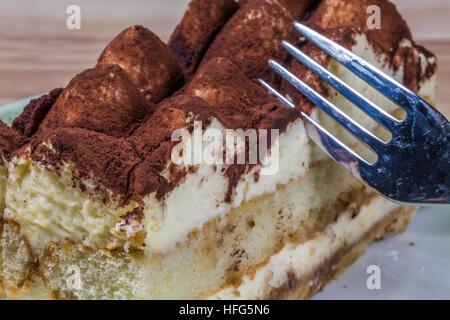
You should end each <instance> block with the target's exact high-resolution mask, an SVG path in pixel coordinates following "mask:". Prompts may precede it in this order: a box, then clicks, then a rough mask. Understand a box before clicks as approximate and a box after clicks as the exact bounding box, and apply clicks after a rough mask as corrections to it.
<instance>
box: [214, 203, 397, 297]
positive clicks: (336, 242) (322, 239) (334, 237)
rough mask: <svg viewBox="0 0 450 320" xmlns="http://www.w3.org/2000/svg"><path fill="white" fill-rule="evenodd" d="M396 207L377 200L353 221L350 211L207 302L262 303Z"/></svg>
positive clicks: (288, 245) (354, 238)
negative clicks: (317, 233) (232, 300)
mask: <svg viewBox="0 0 450 320" xmlns="http://www.w3.org/2000/svg"><path fill="white" fill-rule="evenodd" d="M397 207H398V206H397V205H396V204H394V203H392V202H390V201H388V200H385V199H384V198H381V197H377V198H375V199H374V200H372V201H371V202H370V203H369V204H368V205H366V206H363V207H362V208H361V211H360V212H359V214H358V215H357V216H356V217H354V218H353V219H352V214H351V209H349V211H348V212H345V213H343V214H341V215H340V218H339V219H338V221H337V222H335V223H333V224H332V225H330V226H328V227H327V228H326V230H325V231H324V232H322V233H321V234H320V235H319V236H317V237H315V238H314V239H312V240H310V241H307V242H305V243H303V244H300V245H295V244H291V243H289V244H286V245H285V246H284V247H283V249H282V250H281V251H280V252H279V253H277V254H275V255H273V256H272V257H271V258H270V261H269V262H268V263H267V264H266V265H265V266H263V267H262V268H260V269H258V270H257V272H256V273H255V275H254V276H253V277H250V276H246V277H244V278H243V280H242V283H241V284H240V285H239V286H238V287H234V286H229V287H227V288H225V289H222V290H221V291H219V292H218V293H216V294H214V295H213V296H211V297H210V298H211V299H262V298H265V297H267V290H270V289H271V288H273V289H276V288H280V287H281V286H282V285H283V284H285V283H286V282H287V281H288V280H289V277H288V275H289V274H290V273H292V272H294V274H295V277H296V279H304V278H306V277H308V276H311V275H312V274H313V273H314V272H315V271H316V270H317V268H319V267H320V266H321V264H322V263H323V262H324V261H327V260H328V259H330V258H331V257H332V256H333V255H334V254H335V253H337V252H338V250H340V249H341V248H343V247H344V245H345V244H348V245H352V244H354V243H356V242H357V241H359V240H360V239H361V238H362V237H363V236H364V235H365V234H366V233H367V232H369V231H370V229H371V228H372V227H373V226H374V225H375V224H376V223H378V222H380V221H382V220H383V219H384V218H386V217H387V216H388V215H389V213H390V212H392V210H394V209H395V208H397ZM312 281H314V280H312Z"/></svg>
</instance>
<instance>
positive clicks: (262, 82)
mask: <svg viewBox="0 0 450 320" xmlns="http://www.w3.org/2000/svg"><path fill="white" fill-rule="evenodd" d="M258 81H259V83H261V84H262V85H263V86H264V87H265V88H266V89H267V90H268V91H269V93H270V94H273V95H275V96H276V97H277V98H278V100H280V101H281V103H282V104H284V105H285V106H286V107H289V108H295V105H294V104H293V103H292V102H290V101H289V100H288V99H287V98H286V97H285V96H283V95H282V94H281V93H279V92H278V91H277V90H276V89H275V88H272V86H271V85H269V84H268V83H267V82H265V81H264V80H262V79H258Z"/></svg>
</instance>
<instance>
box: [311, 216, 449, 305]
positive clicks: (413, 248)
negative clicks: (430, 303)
mask: <svg viewBox="0 0 450 320" xmlns="http://www.w3.org/2000/svg"><path fill="white" fill-rule="evenodd" d="M371 265H376V266H379V268H380V276H381V277H380V279H381V282H380V284H381V288H380V289H372V290H369V289H368V287H367V279H368V277H370V276H371V275H372V273H370V274H368V273H367V267H368V266H371ZM314 299H450V207H432V208H421V209H420V210H419V211H418V212H417V214H416V216H415V217H414V219H413V220H412V222H411V225H410V226H409V228H408V230H406V232H405V233H404V234H402V235H398V236H395V237H393V238H390V239H387V240H383V241H378V242H374V243H372V244H371V245H369V247H368V248H367V251H366V253H365V254H364V255H363V256H362V257H361V258H360V259H359V260H358V261H356V263H355V264H353V265H352V266H350V267H349V268H348V269H347V270H346V271H345V272H344V273H343V274H342V275H341V276H340V277H339V279H338V280H336V281H333V282H331V283H330V284H329V285H328V286H326V287H325V288H324V290H323V291H322V292H320V293H319V294H317V295H316V296H315V298H314Z"/></svg>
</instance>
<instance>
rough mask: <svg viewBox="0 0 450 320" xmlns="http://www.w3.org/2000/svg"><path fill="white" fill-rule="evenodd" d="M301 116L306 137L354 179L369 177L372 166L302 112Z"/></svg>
mask: <svg viewBox="0 0 450 320" xmlns="http://www.w3.org/2000/svg"><path fill="white" fill-rule="evenodd" d="M302 115H303V118H304V120H305V128H306V132H307V133H308V137H310V138H311V139H312V140H313V141H314V142H315V143H316V144H317V145H318V146H319V147H320V148H321V149H322V150H323V151H325V152H326V153H328V155H329V156H330V157H332V158H333V159H334V160H335V161H336V162H338V163H339V164H340V165H341V166H342V167H343V168H344V169H346V170H347V171H348V172H350V173H351V174H353V175H354V176H355V177H356V178H358V179H360V180H363V179H362V178H361V176H362V175H361V174H363V176H367V174H369V175H370V170H371V169H372V166H371V165H370V164H369V163H368V162H366V161H365V160H364V159H362V158H361V157H360V156H359V155H357V154H356V153H355V152H354V151H353V150H352V149H350V148H349V147H347V146H346V145H345V144H344V143H342V142H341V141H340V140H338V139H337V138H335V137H334V136H333V135H332V134H331V133H329V132H328V131H327V130H326V129H325V128H323V127H322V126H321V125H320V124H318V123H317V122H316V121H314V120H313V119H312V118H311V117H309V116H308V115H307V114H305V113H304V112H302Z"/></svg>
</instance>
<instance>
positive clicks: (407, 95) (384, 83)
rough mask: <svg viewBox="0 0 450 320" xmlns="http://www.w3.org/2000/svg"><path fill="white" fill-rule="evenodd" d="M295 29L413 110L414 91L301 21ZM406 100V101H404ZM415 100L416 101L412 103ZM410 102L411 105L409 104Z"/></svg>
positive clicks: (376, 87) (393, 99) (395, 101)
mask: <svg viewBox="0 0 450 320" xmlns="http://www.w3.org/2000/svg"><path fill="white" fill-rule="evenodd" d="M294 27H295V29H296V30H297V31H298V32H300V33H301V34H302V35H303V36H305V38H307V39H308V40H310V41H311V42H313V43H314V44H315V45H316V46H318V47H319V48H321V49H322V50H323V51H325V52H326V53H328V54H329V55H330V56H332V57H333V58H334V59H336V60H337V61H339V62H340V63H341V64H343V65H344V66H345V67H347V68H348V69H349V70H350V71H352V72H353V73H355V74H356V75H357V76H358V77H360V78H361V79H362V80H364V81H365V82H367V83H368V84H370V85H371V86H372V87H374V88H375V89H377V90H378V91H379V92H380V93H382V94H383V95H385V96H386V97H387V98H389V99H390V100H392V101H393V102H394V103H396V104H397V105H399V106H400V107H402V108H403V109H405V110H406V111H411V110H413V108H414V106H415V105H416V104H417V102H416V101H418V99H419V100H421V101H423V102H425V101H424V100H423V99H422V98H420V97H418V96H417V95H416V94H415V93H414V92H412V91H411V90H409V89H408V88H406V87H405V86H403V85H402V84H400V83H399V82H397V81H396V80H394V79H392V78H391V77H390V76H388V75H386V74H385V73H384V72H382V71H380V70H379V69H377V68H376V67H374V66H372V65H371V64H369V63H367V62H366V61H364V60H363V59H361V58H360V57H358V56H357V55H355V54H354V53H352V52H351V51H350V50H347V49H346V48H344V47H342V46H340V45H338V44H337V43H335V42H333V41H331V40H330V39H328V38H326V37H324V36H323V35H321V34H320V33H318V32H316V31H314V30H313V29H311V28H308V27H307V26H305V25H302V24H301V23H298V22H295V23H294ZM405 102H408V103H405ZM414 102H416V103H414ZM409 104H411V105H409Z"/></svg>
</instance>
